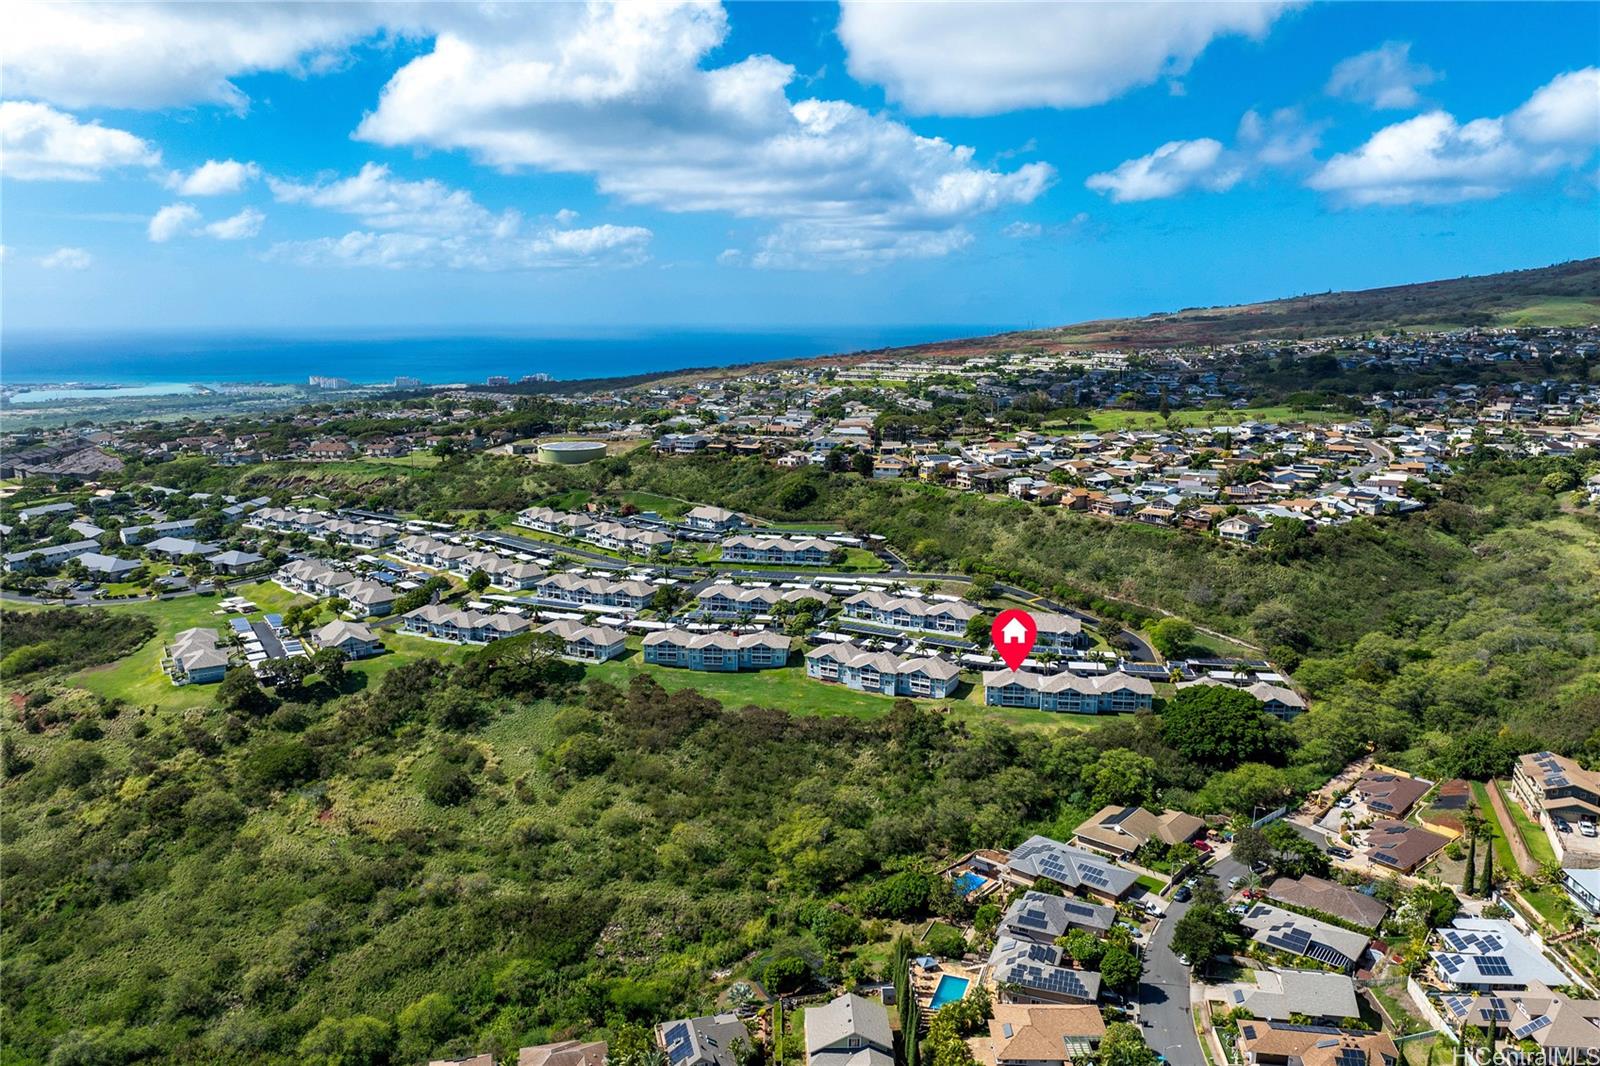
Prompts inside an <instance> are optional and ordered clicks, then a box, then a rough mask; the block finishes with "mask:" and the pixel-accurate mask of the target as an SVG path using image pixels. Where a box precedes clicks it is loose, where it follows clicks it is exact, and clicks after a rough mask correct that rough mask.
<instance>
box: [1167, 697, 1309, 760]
mask: <svg viewBox="0 0 1600 1066" xmlns="http://www.w3.org/2000/svg"><path fill="white" fill-rule="evenodd" d="M1161 719H1162V734H1163V736H1164V737H1165V738H1166V742H1167V743H1168V744H1169V745H1171V746H1172V747H1174V748H1176V749H1177V750H1178V751H1180V752H1182V753H1183V754H1184V755H1185V756H1187V757H1188V758H1189V760H1190V761H1191V762H1194V763H1197V764H1199V765H1201V766H1205V767H1214V768H1217V769H1223V770H1226V769H1230V768H1232V767H1235V766H1237V765H1239V764H1240V763H1243V762H1275V763H1281V762H1282V761H1283V759H1284V756H1285V755H1286V753H1287V750H1288V748H1289V744H1290V737H1289V733H1288V731H1287V730H1286V729H1285V728H1284V726H1283V723H1282V722H1279V721H1278V720H1277V719H1276V718H1274V717H1272V716H1271V715H1270V714H1267V713H1266V712H1265V711H1263V710H1262V709H1261V704H1260V702H1259V701H1258V700H1257V699H1256V698H1255V697H1254V696H1252V695H1250V694H1249V693H1248V692H1244V691H1242V690H1240V689H1236V688H1233V687H1232V686H1229V685H1192V686H1190V687H1189V688H1184V689H1179V690H1178V692H1177V694H1176V695H1174V696H1173V697H1172V698H1171V699H1170V700H1168V701H1167V705H1166V708H1165V710H1163V711H1162V714H1161Z"/></svg>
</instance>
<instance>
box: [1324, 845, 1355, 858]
mask: <svg viewBox="0 0 1600 1066" xmlns="http://www.w3.org/2000/svg"><path fill="white" fill-rule="evenodd" d="M1328 854H1329V855H1332V856H1333V857H1334V858H1336V859H1349V858H1353V857H1354V856H1355V852H1353V851H1351V850H1350V849H1349V848H1338V847H1334V848H1329V849H1328Z"/></svg>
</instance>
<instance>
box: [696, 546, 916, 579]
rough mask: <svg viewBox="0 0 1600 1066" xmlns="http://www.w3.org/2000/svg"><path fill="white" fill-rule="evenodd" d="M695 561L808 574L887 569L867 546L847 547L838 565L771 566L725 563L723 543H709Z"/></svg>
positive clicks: (731, 567)
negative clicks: (842, 559)
mask: <svg viewBox="0 0 1600 1066" xmlns="http://www.w3.org/2000/svg"><path fill="white" fill-rule="evenodd" d="M694 561H695V562H697V563H715V564H718V565H721V566H723V567H726V568H727V569H730V570H794V571H803V572H805V573H808V574H809V573H818V574H838V573H854V574H876V573H878V572H879V571H882V570H885V569H887V567H886V566H885V565H884V562H883V560H882V559H880V558H878V557H877V556H876V555H874V554H872V553H871V552H869V551H868V550H867V549H865V548H846V549H845V550H844V561H843V562H842V563H840V564H839V565H837V566H785V565H782V564H776V565H771V566H769V565H767V564H765V563H725V562H723V561H722V545H720V544H708V545H705V546H704V547H702V548H700V549H699V550H698V551H696V552H695V555H694Z"/></svg>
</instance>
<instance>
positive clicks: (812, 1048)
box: [805, 992, 894, 1066]
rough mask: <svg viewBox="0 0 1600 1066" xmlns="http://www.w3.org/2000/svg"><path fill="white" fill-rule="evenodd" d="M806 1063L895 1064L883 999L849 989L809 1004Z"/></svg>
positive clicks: (837, 1065)
mask: <svg viewBox="0 0 1600 1066" xmlns="http://www.w3.org/2000/svg"><path fill="white" fill-rule="evenodd" d="M805 1025H806V1066H894V1031H893V1030H892V1029H890V1027H889V1012H888V1011H886V1010H884V1008H883V1002H882V1001H881V1000H876V999H867V998H866V997H865V996H858V995H856V994H855V993H854V992H846V993H844V994H843V995H841V996H838V997H836V998H834V999H831V1000H829V1001H828V1002H827V1003H824V1004H822V1005H821V1006H815V1007H808V1008H806V1018H805Z"/></svg>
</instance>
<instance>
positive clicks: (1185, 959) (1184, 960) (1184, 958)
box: [1178, 955, 1189, 966]
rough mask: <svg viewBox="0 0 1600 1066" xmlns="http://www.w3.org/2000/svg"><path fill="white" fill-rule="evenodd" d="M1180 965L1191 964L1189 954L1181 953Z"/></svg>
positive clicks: (1179, 957)
mask: <svg viewBox="0 0 1600 1066" xmlns="http://www.w3.org/2000/svg"><path fill="white" fill-rule="evenodd" d="M1178 965H1179V966H1187V965H1189V956H1187V955H1179V956H1178Z"/></svg>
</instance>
